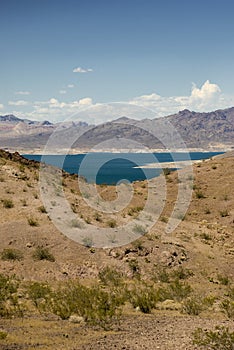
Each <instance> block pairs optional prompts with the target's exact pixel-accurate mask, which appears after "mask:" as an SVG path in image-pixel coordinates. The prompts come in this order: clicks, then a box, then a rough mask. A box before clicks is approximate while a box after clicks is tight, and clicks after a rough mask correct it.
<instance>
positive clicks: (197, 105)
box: [0, 80, 234, 124]
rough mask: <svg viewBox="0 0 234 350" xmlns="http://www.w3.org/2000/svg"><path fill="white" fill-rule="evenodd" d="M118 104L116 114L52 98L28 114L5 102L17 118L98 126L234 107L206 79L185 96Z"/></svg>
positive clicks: (32, 105)
mask: <svg viewBox="0 0 234 350" xmlns="http://www.w3.org/2000/svg"><path fill="white" fill-rule="evenodd" d="M61 98H62V96H61ZM120 102H121V103H123V104H124V107H123V108H121V109H119V114H118V113H117V112H116V110H114V109H113V108H107V106H108V104H106V105H105V104H104V105H102V104H100V103H94V102H93V100H92V98H90V97H85V98H82V99H78V100H74V101H69V102H67V101H66V102H64V101H60V100H58V99H56V98H53V97H52V98H50V99H48V100H47V101H36V102H33V103H30V108H31V111H23V106H27V105H28V102H27V101H23V100H19V101H9V102H8V104H9V105H10V106H15V107H19V110H15V111H11V113H14V114H15V115H17V116H19V117H24V118H29V119H33V120H50V121H52V122H58V121H63V120H65V119H67V118H71V117H72V116H75V118H77V120H84V121H87V122H88V123H92V124H98V123H102V122H106V121H109V120H113V119H116V118H119V117H122V116H127V117H131V118H135V119H144V118H151V119H152V118H159V117H163V116H166V115H170V114H174V113H177V112H179V111H180V110H183V109H189V110H192V111H196V112H209V111H213V110H216V109H222V108H228V107H231V106H234V96H226V95H224V94H223V93H222V91H221V89H220V87H219V86H218V85H217V84H214V83H211V82H210V81H209V80H207V81H205V83H204V84H203V85H202V86H201V87H200V88H199V87H197V86H196V85H195V84H193V85H192V88H191V92H190V94H188V95H187V96H169V97H165V96H160V95H159V94H157V93H155V92H154V93H151V94H148V95H147V94H145V95H141V96H138V97H135V98H133V99H131V100H129V101H120ZM20 107H22V108H20ZM0 108H1V105H0Z"/></svg>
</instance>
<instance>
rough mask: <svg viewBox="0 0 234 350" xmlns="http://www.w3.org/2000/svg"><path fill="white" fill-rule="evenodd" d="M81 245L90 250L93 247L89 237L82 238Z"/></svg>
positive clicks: (91, 239)
mask: <svg viewBox="0 0 234 350" xmlns="http://www.w3.org/2000/svg"><path fill="white" fill-rule="evenodd" d="M82 243H83V244H84V246H85V247H86V248H91V247H92V246H93V238H92V237H90V236H86V237H83V239H82Z"/></svg>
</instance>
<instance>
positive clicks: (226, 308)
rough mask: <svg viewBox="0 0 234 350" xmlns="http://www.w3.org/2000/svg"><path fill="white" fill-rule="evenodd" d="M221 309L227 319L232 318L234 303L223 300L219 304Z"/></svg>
mask: <svg viewBox="0 0 234 350" xmlns="http://www.w3.org/2000/svg"><path fill="white" fill-rule="evenodd" d="M221 309H222V311H223V312H224V313H225V314H226V315H227V317H229V318H234V301H232V300H229V299H225V300H224V301H223V302H222V303H221Z"/></svg>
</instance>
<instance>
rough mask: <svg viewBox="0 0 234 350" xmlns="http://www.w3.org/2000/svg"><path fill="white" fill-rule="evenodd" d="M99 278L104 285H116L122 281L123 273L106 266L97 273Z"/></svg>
mask: <svg viewBox="0 0 234 350" xmlns="http://www.w3.org/2000/svg"><path fill="white" fill-rule="evenodd" d="M98 277H99V279H100V280H101V282H102V283H103V284H104V285H113V286H115V287H118V286H120V285H121V284H122V282H123V274H122V273H121V272H118V271H117V270H116V269H115V268H113V267H110V266H106V267H105V268H104V269H102V270H101V271H100V272H99V274H98Z"/></svg>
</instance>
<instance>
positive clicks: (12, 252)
mask: <svg viewBox="0 0 234 350" xmlns="http://www.w3.org/2000/svg"><path fill="white" fill-rule="evenodd" d="M1 259H2V260H22V259H23V253H22V252H21V251H20V250H19V249H14V248H5V249H3V251H2V253H1Z"/></svg>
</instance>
